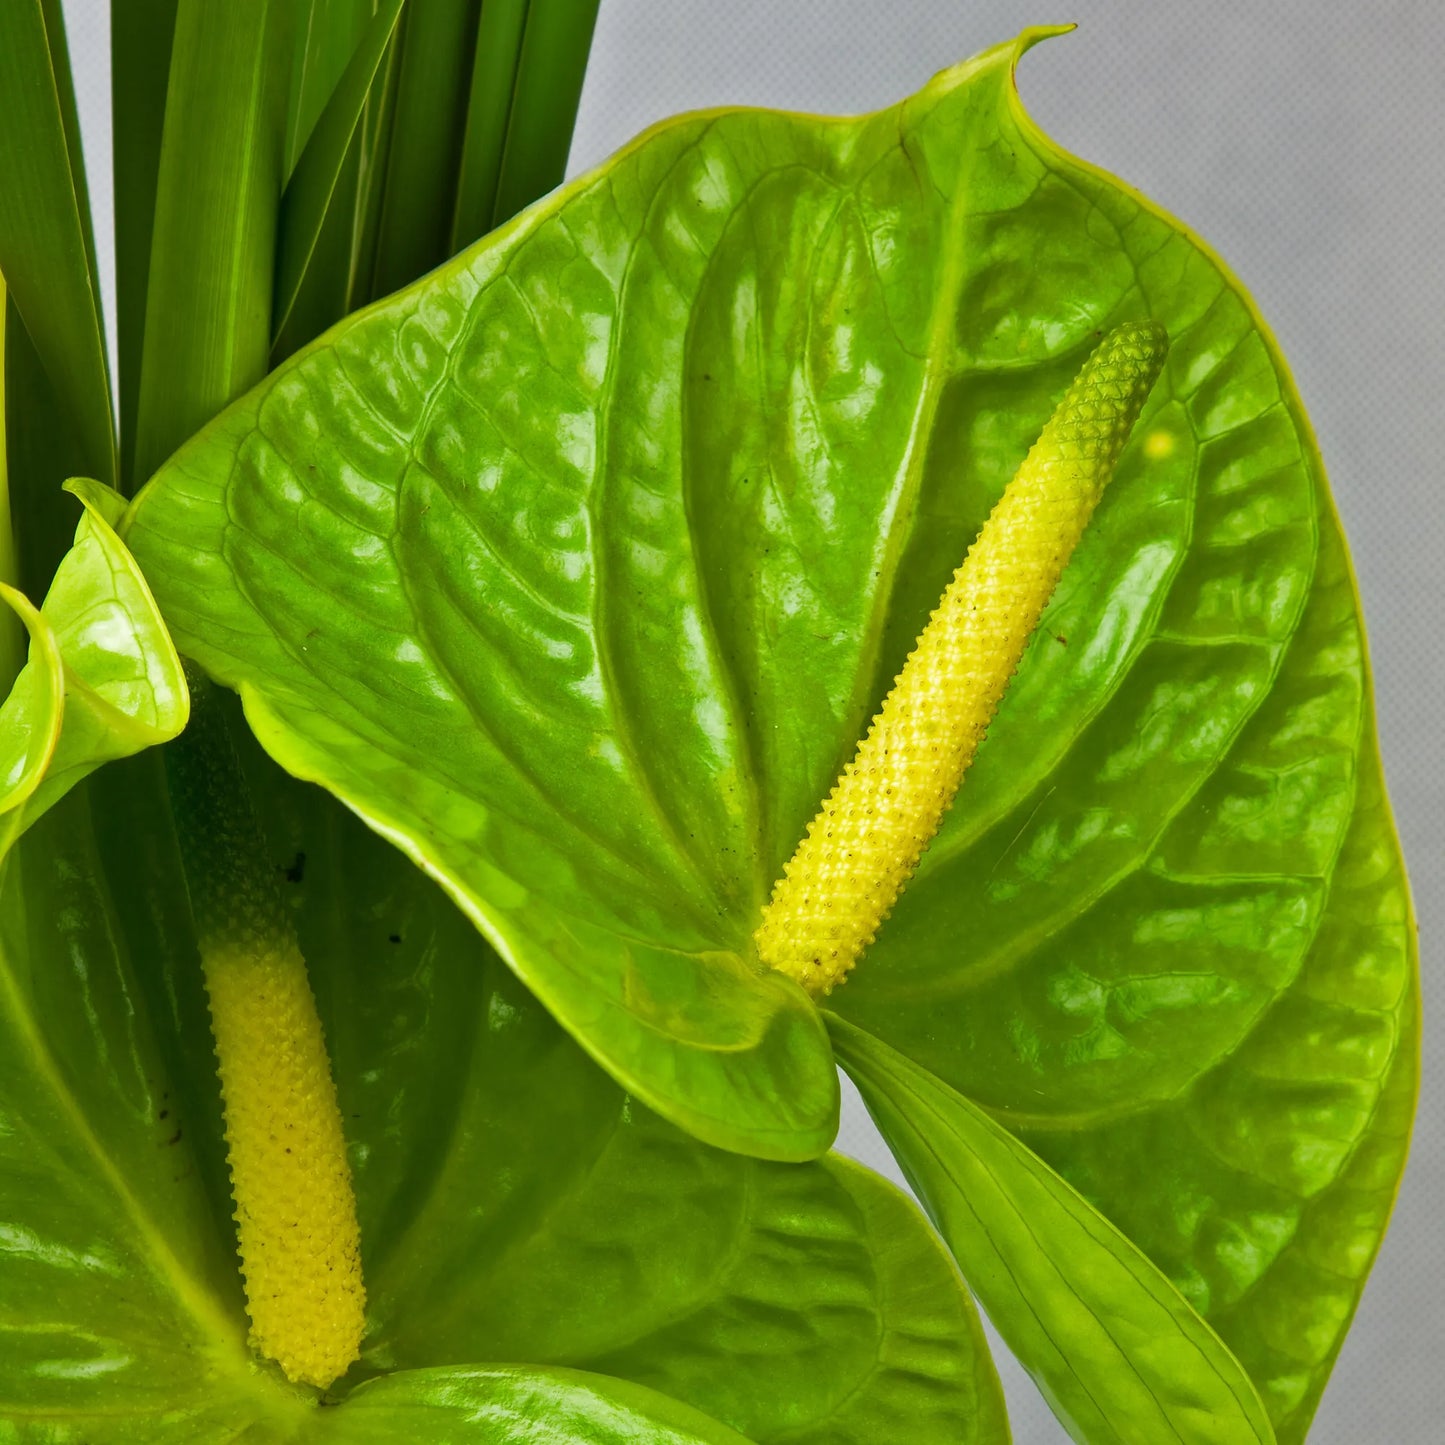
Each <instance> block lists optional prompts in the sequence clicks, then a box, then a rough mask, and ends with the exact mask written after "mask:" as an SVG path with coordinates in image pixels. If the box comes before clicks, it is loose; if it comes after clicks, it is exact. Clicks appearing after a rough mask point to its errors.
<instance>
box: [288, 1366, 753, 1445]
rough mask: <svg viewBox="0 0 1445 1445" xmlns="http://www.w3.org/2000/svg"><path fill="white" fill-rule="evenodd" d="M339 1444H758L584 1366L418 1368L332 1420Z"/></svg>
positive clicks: (378, 1385) (371, 1389)
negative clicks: (581, 1368)
mask: <svg viewBox="0 0 1445 1445" xmlns="http://www.w3.org/2000/svg"><path fill="white" fill-rule="evenodd" d="M322 1423H323V1424H324V1427H325V1428H323V1429H322V1430H320V1431H318V1433H317V1435H316V1437H315V1438H316V1439H318V1440H334V1441H336V1442H337V1445H393V1442H395V1441H398V1440H407V1441H415V1442H416V1445H452V1442H454V1441H463V1440H475V1441H477V1442H478V1445H748V1442H747V1441H746V1440H745V1439H744V1438H743V1436H741V1435H739V1434H737V1433H736V1432H735V1431H733V1430H729V1429H727V1428H726V1426H723V1425H719V1424H718V1423H717V1422H716V1421H715V1420H709V1419H707V1418H706V1416H704V1415H700V1414H699V1413H698V1412H697V1411H696V1410H692V1409H689V1408H688V1407H687V1406H686V1405H679V1404H678V1403H677V1401H675V1400H669V1399H668V1398H667V1397H666V1396H665V1395H657V1394H655V1393H653V1391H651V1390H645V1389H643V1388H642V1387H641V1386H639V1385H633V1384H628V1383H626V1382H625V1381H622V1380H610V1379H608V1378H606V1377H605V1376H603V1375H587V1374H583V1373H581V1372H580V1371H577V1370H529V1369H520V1368H517V1367H515V1366H511V1367H507V1366H494V1367H491V1368H473V1369H458V1368H452V1369H435V1370H411V1371H408V1372H406V1373H404V1374H397V1375H389V1376H387V1377H386V1378H385V1379H380V1380H375V1381H373V1382H372V1383H370V1384H367V1385H363V1386H362V1387H361V1388H360V1389H359V1390H358V1391H357V1392H356V1393H355V1395H353V1396H352V1397H351V1398H350V1399H349V1400H347V1401H346V1403H345V1404H344V1405H343V1406H342V1408H341V1409H340V1410H337V1411H335V1412H333V1413H332V1414H331V1415H330V1416H329V1417H328V1418H326V1419H325V1420H324V1422H322Z"/></svg>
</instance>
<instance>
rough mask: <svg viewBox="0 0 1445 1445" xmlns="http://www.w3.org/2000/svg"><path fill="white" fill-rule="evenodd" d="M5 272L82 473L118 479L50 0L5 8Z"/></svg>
mask: <svg viewBox="0 0 1445 1445" xmlns="http://www.w3.org/2000/svg"><path fill="white" fill-rule="evenodd" d="M0 95H4V96H5V124H4V125H3V126H0V272H3V273H4V275H5V281H6V285H7V287H8V288H9V292H10V300H11V302H12V303H13V304H14V306H15V307H16V309H17V311H18V312H19V314H20V316H21V317H22V318H23V319H24V323H25V327H26V330H27V331H28V332H29V335H30V337H31V339H32V340H33V342H34V345H35V348H36V351H37V353H38V355H39V358H40V362H41V364H42V366H43V367H44V370H45V372H46V375H47V376H48V377H49V379H50V383H51V385H52V386H53V388H54V390H55V393H56V396H57V397H58V398H59V401H60V405H61V408H62V414H63V416H64V417H65V419H66V422H67V424H68V425H69V427H70V428H71V429H72V430H74V431H75V432H76V433H77V434H78V438H79V442H80V448H81V455H82V458H83V465H84V467H85V469H86V470H89V471H90V472H92V473H93V474H94V475H95V476H98V477H101V478H103V479H105V480H107V481H109V480H112V479H113V478H114V476H115V470H116V468H115V436H114V431H113V427H112V423H111V412H110V380H109V375H108V372H107V367H106V359H105V340H104V334H103V331H102V328H101V320H100V298H99V293H98V290H97V286H96V280H95V270H94V257H93V254H92V251H91V246H90V240H89V227H90V216H89V205H88V200H87V194H86V188H85V176H84V170H83V167H82V166H81V165H80V158H79V156H78V155H73V153H72V149H71V143H72V141H73V139H74V135H75V124H74V99H73V96H72V95H71V92H70V74H69V66H68V63H67V61H66V49H65V35H64V26H63V24H62V23H61V20H60V15H59V9H58V7H57V6H54V5H52V4H50V3H48V0H17V3H15V4H12V5H6V6H4V7H0Z"/></svg>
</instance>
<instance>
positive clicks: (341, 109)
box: [273, 0, 403, 360]
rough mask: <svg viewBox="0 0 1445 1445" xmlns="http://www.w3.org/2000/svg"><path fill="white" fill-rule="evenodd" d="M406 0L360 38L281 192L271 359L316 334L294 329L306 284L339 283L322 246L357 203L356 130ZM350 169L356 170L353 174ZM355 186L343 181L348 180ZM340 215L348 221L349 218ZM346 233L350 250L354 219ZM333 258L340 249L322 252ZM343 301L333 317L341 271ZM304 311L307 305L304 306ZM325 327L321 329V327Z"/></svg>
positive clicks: (380, 14)
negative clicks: (321, 262) (336, 218)
mask: <svg viewBox="0 0 1445 1445" xmlns="http://www.w3.org/2000/svg"><path fill="white" fill-rule="evenodd" d="M402 4H403V0H382V3H381V5H380V8H379V9H378V11H377V13H376V15H375V16H374V17H373V19H372V21H371V24H370V25H369V26H368V27H367V30H366V33H365V35H364V36H363V37H362V40H361V43H360V44H359V45H358V46H357V48H356V52H355V54H354V55H353V56H352V58H351V63H350V64H349V65H348V66H347V68H346V73H345V74H344V75H343V76H342V77H341V80H340V81H339V82H338V84H337V86H336V89H335V91H334V92H333V93H332V96H331V99H330V100H329V101H328V102H327V104H326V108H325V110H324V111H323V112H322V114H321V117H320V119H319V120H318V121H317V122H316V125H315V128H314V130H313V131H312V133H311V138H310V140H309V141H308V142H307V143H306V149H305V150H304V151H303V152H302V154H301V158H300V160H299V161H297V163H296V169H295V170H294V171H293V172H292V175H291V179H290V180H289V181H288V182H287V184H286V190H285V193H284V194H283V195H282V197H281V213H280V219H279V235H278V238H277V248H276V286H275V293H276V306H275V314H276V322H275V334H276V337H277V345H276V348H275V353H276V354H275V355H274V356H273V360H280V359H281V357H283V356H286V355H289V354H290V352H292V351H294V350H295V349H296V348H297V347H298V346H300V345H301V344H303V343H304V342H306V341H309V340H310V339H311V336H313V335H315V334H316V331H310V333H309V334H297V333H298V330H299V328H295V327H293V326H292V324H291V323H292V320H293V317H294V316H295V315H296V313H297V303H298V301H299V300H300V298H301V294H302V292H303V290H304V289H306V288H307V287H308V285H309V286H312V287H317V286H318V285H324V284H325V283H326V282H327V281H333V282H334V279H335V278H334V269H333V266H332V265H327V266H325V267H324V270H325V271H326V272H327V273H328V274H327V275H325V276H322V275H320V274H318V270H319V269H322V268H318V266H317V264H316V263H317V261H318V259H323V258H321V257H320V256H319V255H318V243H319V242H320V240H321V236H322V230H323V227H324V226H325V224H326V222H327V220H328V217H329V216H331V215H332V214H333V213H337V212H342V211H345V210H346V209H347V207H346V201H347V199H348V194H347V193H348V192H349V193H350V200H351V203H352V204H353V205H354V202H355V172H354V168H355V166H356V165H357V164H358V163H359V156H358V154H357V150H356V146H357V132H358V131H359V129H360V127H361V124H362V120H363V118H364V115H365V112H366V104H367V101H368V99H369V98H370V96H371V94H372V89H373V87H374V86H375V85H376V84H377V77H378V75H379V74H381V72H382V65H383V62H384V61H385V59H386V54H387V48H388V46H389V45H390V44H391V37H392V35H393V34H394V33H395V31H396V26H397V20H398V17H399V16H400V14H401V8H402ZM348 168H351V170H352V174H351V175H350V176H349V177H347V176H346V173H347V171H348ZM344 177H346V178H347V179H349V181H350V185H349V186H348V185H345V184H343V178H344ZM341 219H342V220H343V221H346V222H348V223H349V221H350V217H349V216H342V217H341ZM340 235H341V238H342V239H343V240H344V241H345V242H346V244H347V248H348V250H349V246H350V227H349V224H348V225H347V226H346V227H345V228H344V229H341V230H340ZM324 259H325V260H327V261H328V262H331V261H334V254H333V255H331V256H326V257H324ZM340 283H341V284H340V288H339V295H338V296H337V303H338V304H339V306H340V308H341V309H340V310H338V311H337V312H336V315H335V316H334V317H330V318H328V319H329V320H339V319H340V317H341V316H342V315H343V314H344V310H345V304H346V294H345V284H346V277H345V273H344V272H343V273H342V275H341V278H340ZM302 309H303V310H305V309H306V308H305V307H304V306H303V308H302ZM324 324H326V323H325V322H324V321H323V325H324ZM317 329H318V330H319V329H320V328H319V327H318V328H317Z"/></svg>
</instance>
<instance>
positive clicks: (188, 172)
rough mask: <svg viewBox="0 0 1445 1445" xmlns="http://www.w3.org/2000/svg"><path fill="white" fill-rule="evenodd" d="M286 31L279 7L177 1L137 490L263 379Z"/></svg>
mask: <svg viewBox="0 0 1445 1445" xmlns="http://www.w3.org/2000/svg"><path fill="white" fill-rule="evenodd" d="M291 18H292V15H291V13H290V7H289V6H286V5H284V4H279V3H275V0H264V3H263V0H256V3H254V4H245V5H212V4H209V3H206V0H181V3H180V7H179V10H178V12H177V17H176V33H175V43H174V46H173V48H172V53H171V69H170V87H169V93H168V96H167V99H166V120H165V134H164V140H163V142H162V145H161V158H160V173H159V178H158V183H157V191H156V214H155V232H154V236H153V238H152V243H151V265H150V286H149V294H148V295H147V298H146V322H145V345H144V359H143V362H142V368H141V382H140V406H139V413H138V416H137V422H136V459H135V467H136V475H137V476H141V477H143V476H147V475H149V473H150V472H151V471H153V470H154V469H155V468H156V466H158V465H159V464H160V463H161V462H162V461H164V460H165V458H166V456H167V455H168V454H169V453H170V452H171V451H172V450H173V449H174V448H175V447H176V446H177V445H178V444H179V443H180V442H182V441H184V440H185V439H186V437H188V436H189V435H190V434H191V433H192V432H193V431H195V430H196V429H197V428H198V427H199V426H201V425H202V423H204V422H206V421H208V420H209V419H210V418H211V417H212V416H213V415H214V414H215V413H216V412H217V411H219V410H220V409H221V407H222V406H224V405H225V404H226V402H228V401H229V400H231V398H232V397H234V396H236V395H238V394H239V393H240V392H242V391H244V390H245V389H246V388H247V387H249V386H250V385H252V384H253V383H254V382H256V381H258V380H259V379H260V378H261V377H262V376H263V375H264V374H265V371H266V363H267V358H268V357H269V355H270V349H271V283H272V274H273V268H274V262H275V236H276V214H277V210H278V208H279V206H280V201H281V161H282V156H281V148H282V139H283V134H282V132H283V128H284V125H285V118H286V84H285V67H284V65H283V64H282V63H281V57H283V56H284V55H285V54H286V53H287V43H286V42H287V39H288V36H287V33H286V32H287V26H288V22H289V20H290V19H291Z"/></svg>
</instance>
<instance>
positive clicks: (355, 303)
mask: <svg viewBox="0 0 1445 1445" xmlns="http://www.w3.org/2000/svg"><path fill="white" fill-rule="evenodd" d="M404 29H405V26H404V25H403V26H400V27H398V29H397V32H396V33H395V34H393V36H392V37H391V44H390V45H389V46H388V47H387V51H386V61H385V64H384V68H383V71H382V77H381V84H380V86H373V87H372V91H371V95H370V96H369V98H368V99H367V102H366V117H365V119H364V120H363V122H362V126H361V155H360V157H359V160H358V164H357V181H356V187H357V189H356V227H355V231H354V234H353V236H352V244H351V265H350V267H349V268H348V272H347V280H346V309H347V310H348V311H355V310H356V309H357V307H359V306H364V305H365V304H366V303H367V302H368V301H369V300H371V295H372V293H371V281H372V276H373V274H374V272H375V270H376V250H377V242H378V240H379V238H380V235H381V215H382V207H383V204H384V202H385V200H386V165H387V157H388V156H389V155H390V154H391V135H392V131H393V130H394V129H395V126H396V94H397V90H398V88H399V86H400V82H401V57H402V31H403V30H404Z"/></svg>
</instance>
